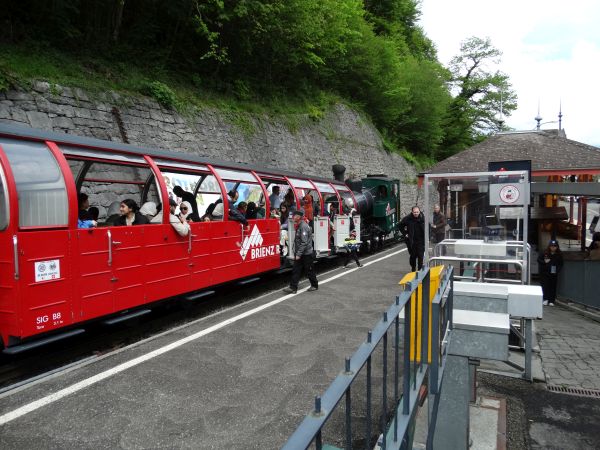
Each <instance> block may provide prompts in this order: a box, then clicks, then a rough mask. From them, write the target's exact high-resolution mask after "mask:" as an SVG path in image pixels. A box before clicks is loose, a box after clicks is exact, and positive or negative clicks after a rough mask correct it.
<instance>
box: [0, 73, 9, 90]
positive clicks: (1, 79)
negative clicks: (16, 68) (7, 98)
mask: <svg viewBox="0 0 600 450" xmlns="http://www.w3.org/2000/svg"><path fill="white" fill-rule="evenodd" d="M10 86H11V82H10V80H9V75H8V74H6V73H4V70H2V69H1V68H0V92H6V91H8V89H9V88H10Z"/></svg>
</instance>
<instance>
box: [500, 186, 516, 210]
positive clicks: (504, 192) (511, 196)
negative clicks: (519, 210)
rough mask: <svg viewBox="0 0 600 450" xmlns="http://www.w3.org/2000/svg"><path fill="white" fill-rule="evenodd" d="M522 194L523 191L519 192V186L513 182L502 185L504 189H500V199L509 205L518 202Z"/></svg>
mask: <svg viewBox="0 0 600 450" xmlns="http://www.w3.org/2000/svg"><path fill="white" fill-rule="evenodd" d="M520 196H521V193H520V192H519V188H518V187H517V186H514V185H512V184H507V185H506V186H502V189H500V200H502V202H504V203H508V204H509V205H511V204H513V203H516V202H517V200H519V197H520Z"/></svg>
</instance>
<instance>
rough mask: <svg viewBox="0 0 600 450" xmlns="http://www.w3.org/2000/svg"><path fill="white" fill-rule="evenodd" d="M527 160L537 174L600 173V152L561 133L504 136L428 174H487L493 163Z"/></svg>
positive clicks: (449, 160) (438, 166) (459, 156)
mask: <svg viewBox="0 0 600 450" xmlns="http://www.w3.org/2000/svg"><path fill="white" fill-rule="evenodd" d="M561 134H562V136H561ZM527 159H530V160H531V170H532V171H534V172H535V171H538V170H569V169H600V148H598V147H594V146H592V145H587V144H582V143H581V142H577V141H573V140H571V139H567V138H566V137H564V133H560V132H558V130H547V131H525V132H523V131H521V132H510V133H500V134H496V135H493V136H490V137H489V138H487V139H486V140H485V141H483V142H480V143H479V144H475V145H474V146H472V147H471V148H468V149H466V150H463V151H462V152H460V153H457V154H456V155H453V156H451V157H450V158H447V159H445V160H443V161H440V162H439V163H437V164H436V165H435V166H433V167H431V168H430V169H429V170H427V171H425V173H454V172H485V171H487V170H488V162H490V161H518V160H527Z"/></svg>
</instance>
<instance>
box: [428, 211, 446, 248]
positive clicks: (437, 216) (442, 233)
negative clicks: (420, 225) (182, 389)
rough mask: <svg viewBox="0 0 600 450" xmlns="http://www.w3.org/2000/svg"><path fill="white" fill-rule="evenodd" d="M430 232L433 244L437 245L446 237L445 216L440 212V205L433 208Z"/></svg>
mask: <svg viewBox="0 0 600 450" xmlns="http://www.w3.org/2000/svg"><path fill="white" fill-rule="evenodd" d="M431 230H432V234H433V236H432V237H433V243H434V244H439V243H440V242H442V241H443V240H444V238H445V237H446V216H444V214H442V213H441V212H440V205H434V206H433V217H432V220H431Z"/></svg>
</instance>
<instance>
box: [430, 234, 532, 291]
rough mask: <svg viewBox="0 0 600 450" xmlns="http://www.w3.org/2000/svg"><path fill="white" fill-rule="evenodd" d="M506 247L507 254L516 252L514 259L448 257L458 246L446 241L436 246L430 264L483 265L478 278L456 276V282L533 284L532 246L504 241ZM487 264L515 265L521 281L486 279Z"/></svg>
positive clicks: (448, 240)
mask: <svg viewBox="0 0 600 450" xmlns="http://www.w3.org/2000/svg"><path fill="white" fill-rule="evenodd" d="M502 243H503V244H504V245H505V246H506V249H507V253H508V252H514V258H511V259H506V258H494V257H486V256H485V255H481V256H479V257H476V256H469V255H458V256H452V255H448V253H449V251H452V253H453V252H454V251H453V249H452V247H453V246H454V245H455V244H456V239H445V240H443V241H442V242H440V243H438V244H436V246H435V247H434V250H433V255H434V256H433V257H432V258H430V259H429V261H430V264H431V265H433V266H436V265H440V264H444V263H446V264H448V263H453V262H454V263H474V266H475V267H478V265H481V266H482V267H481V268H480V269H479V270H478V271H477V276H469V275H462V274H458V275H454V279H455V280H471V281H481V282H499V283H519V284H531V245H529V244H525V246H523V242H522V241H502ZM523 248H525V254H523ZM487 264H496V265H506V266H508V265H514V266H517V267H518V268H519V270H520V271H521V279H520V280H518V279H510V278H493V277H489V276H488V277H486V271H487V269H486V267H485V266H487Z"/></svg>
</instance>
